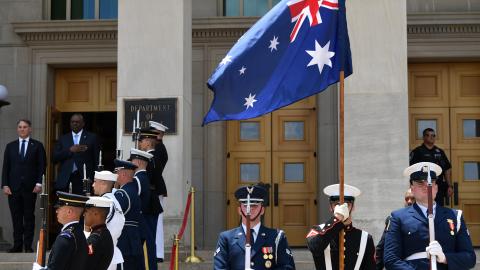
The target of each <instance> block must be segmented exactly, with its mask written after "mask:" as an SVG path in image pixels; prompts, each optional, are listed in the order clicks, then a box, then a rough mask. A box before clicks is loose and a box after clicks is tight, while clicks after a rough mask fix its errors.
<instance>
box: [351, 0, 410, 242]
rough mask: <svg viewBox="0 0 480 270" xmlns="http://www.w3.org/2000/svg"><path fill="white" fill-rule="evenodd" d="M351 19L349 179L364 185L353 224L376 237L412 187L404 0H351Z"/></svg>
mask: <svg viewBox="0 0 480 270" xmlns="http://www.w3.org/2000/svg"><path fill="white" fill-rule="evenodd" d="M372 14H375V16H372ZM347 19H348V27H349V29H348V30H349V35H350V42H351V50H352V57H353V67H354V71H353V75H351V76H350V77H348V78H347V79H346V80H345V93H346V95H345V182H346V183H348V184H352V185H355V186H357V187H359V188H360V189H362V192H363V194H362V195H361V197H360V198H359V199H358V200H357V202H356V210H355V212H354V213H353V220H354V224H356V225H357V226H358V227H360V228H364V229H366V230H367V231H369V232H370V233H372V234H373V236H374V240H375V242H376V241H378V240H379V238H380V235H381V232H382V230H383V228H384V220H385V218H386V217H387V215H388V214H389V213H390V212H391V211H392V210H395V209H397V208H400V207H403V194H404V192H405V190H406V189H407V188H408V181H407V180H406V179H404V178H403V176H402V172H403V169H404V168H405V167H406V166H408V154H409V152H408V150H409V149H408V84H407V81H408V78H407V29H406V27H407V16H406V3H405V0H387V1H385V0H366V1H347Z"/></svg>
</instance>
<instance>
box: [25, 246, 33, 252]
mask: <svg viewBox="0 0 480 270" xmlns="http://www.w3.org/2000/svg"><path fill="white" fill-rule="evenodd" d="M25 253H33V248H29V247H26V248H25Z"/></svg>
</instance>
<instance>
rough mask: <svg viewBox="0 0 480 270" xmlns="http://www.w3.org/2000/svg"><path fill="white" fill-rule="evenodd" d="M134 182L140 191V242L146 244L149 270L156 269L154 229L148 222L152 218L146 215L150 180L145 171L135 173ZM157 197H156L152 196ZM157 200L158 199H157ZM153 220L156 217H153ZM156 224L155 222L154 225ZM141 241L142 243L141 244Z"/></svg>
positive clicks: (149, 194) (149, 199) (149, 195)
mask: <svg viewBox="0 0 480 270" xmlns="http://www.w3.org/2000/svg"><path fill="white" fill-rule="evenodd" d="M134 179H135V181H136V182H137V185H138V187H139V189H140V192H139V196H140V202H141V205H142V207H141V209H142V215H141V220H140V229H141V234H142V240H143V241H145V242H146V244H147V254H148V267H149V269H150V270H156V269H157V262H156V246H155V230H156V227H153V228H152V227H151V224H152V222H149V219H150V218H151V217H152V215H150V214H149V213H148V208H149V204H150V202H151V196H152V194H151V192H150V180H149V179H148V175H147V171H145V170H140V171H137V172H135V176H134ZM154 196H155V197H157V195H154ZM157 200H158V197H157ZM154 218H155V219H156V218H157V216H155V217H154ZM154 224H156V222H155V223H154ZM143 241H142V242H143Z"/></svg>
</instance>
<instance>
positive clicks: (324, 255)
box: [307, 217, 375, 270]
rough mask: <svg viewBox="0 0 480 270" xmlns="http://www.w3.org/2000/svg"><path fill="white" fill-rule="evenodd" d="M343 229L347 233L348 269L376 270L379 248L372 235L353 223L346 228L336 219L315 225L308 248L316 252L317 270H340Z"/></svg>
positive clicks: (308, 240) (346, 260)
mask: <svg viewBox="0 0 480 270" xmlns="http://www.w3.org/2000/svg"><path fill="white" fill-rule="evenodd" d="M341 229H344V232H345V243H344V245H345V246H344V247H345V251H344V255H345V261H344V263H345V269H352V270H353V269H362V270H364V269H372V270H373V269H375V245H374V244H373V238H372V236H371V235H370V234H369V233H367V232H366V231H362V230H360V229H357V228H355V227H353V226H352V225H351V224H350V225H348V226H345V225H344V224H343V222H341V221H340V220H339V219H337V218H335V217H332V218H331V219H330V220H328V221H327V222H326V223H324V224H320V225H316V226H314V227H313V228H312V229H311V230H310V232H309V234H308V235H307V246H308V249H309V250H310V251H311V252H312V255H313V260H314V261H315V268H316V269H317V270H320V269H338V263H339V261H338V260H339V259H338V258H339V250H338V247H339V245H338V239H339V233H340V230H341Z"/></svg>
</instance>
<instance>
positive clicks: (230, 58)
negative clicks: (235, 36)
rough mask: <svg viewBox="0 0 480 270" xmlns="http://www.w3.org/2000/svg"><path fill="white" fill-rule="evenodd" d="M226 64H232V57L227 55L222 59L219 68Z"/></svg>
mask: <svg viewBox="0 0 480 270" xmlns="http://www.w3.org/2000/svg"><path fill="white" fill-rule="evenodd" d="M228 62H232V56H230V55H227V56H225V57H224V58H223V59H222V62H220V66H223V65H226V64H227V63H228Z"/></svg>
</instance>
